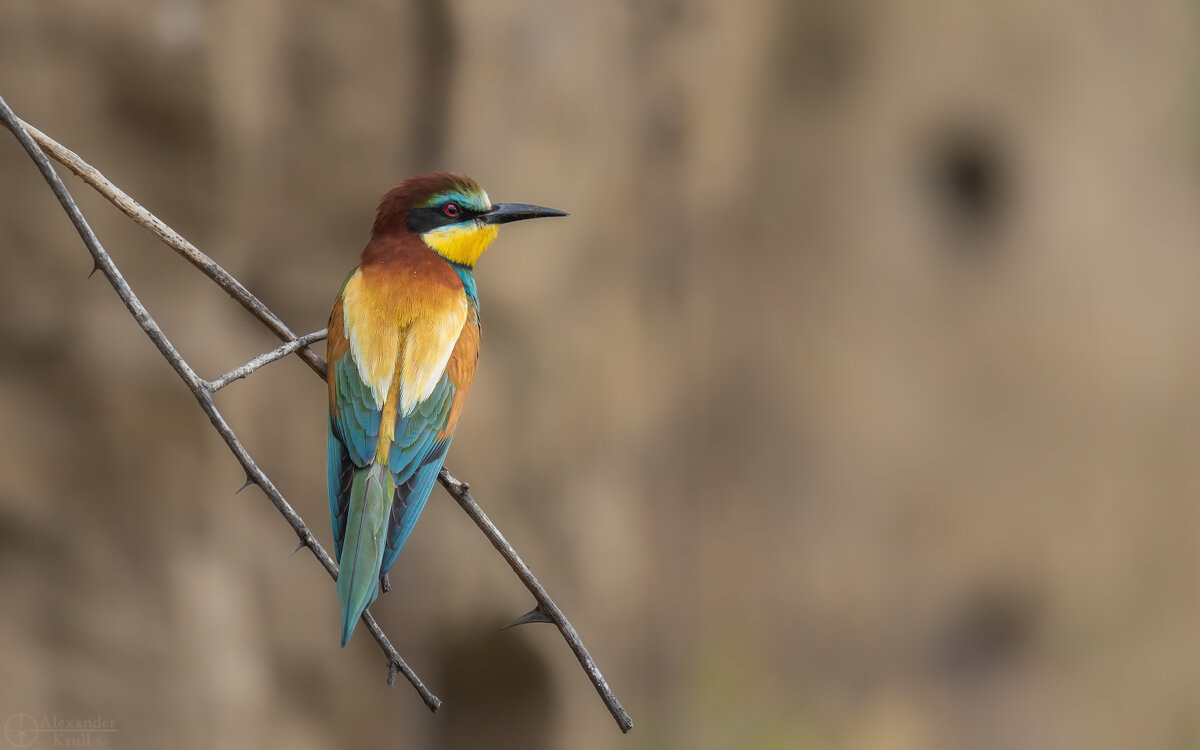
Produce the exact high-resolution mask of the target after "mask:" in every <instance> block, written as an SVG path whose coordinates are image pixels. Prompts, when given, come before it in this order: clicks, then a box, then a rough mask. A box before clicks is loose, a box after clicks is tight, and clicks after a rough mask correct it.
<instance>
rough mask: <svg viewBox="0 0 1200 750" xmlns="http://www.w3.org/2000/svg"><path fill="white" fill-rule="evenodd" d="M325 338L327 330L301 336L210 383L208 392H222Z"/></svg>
mask: <svg viewBox="0 0 1200 750" xmlns="http://www.w3.org/2000/svg"><path fill="white" fill-rule="evenodd" d="M324 338H325V329H324V328H322V329H321V330H319V331H314V332H312V333H309V334H306V335H304V336H301V337H300V338H298V339H292V340H291V341H289V342H287V343H286V344H284V345H283V346H279V347H276V348H275V349H272V350H271V351H269V352H265V353H263V354H260V355H258V356H257V357H255V358H254V359H252V360H250V361H249V362H247V363H246V364H244V365H242V366H241V367H238V368H237V369H234V370H230V371H229V372H227V373H225V374H224V375H222V376H221V377H219V378H217V379H216V380H214V381H212V382H211V383H209V384H208V390H210V391H212V392H213V393H216V392H217V391H219V390H221V389H222V388H224V387H225V386H227V385H229V384H230V383H232V382H233V381H235V380H241V379H242V378H244V377H246V376H247V375H249V374H250V373H252V372H254V371H255V370H257V369H258V368H260V367H265V366H266V365H269V364H271V363H272V362H274V361H275V360H278V359H283V358H284V357H286V356H287V355H289V354H291V353H292V352H294V351H296V350H297V349H300V348H301V347H305V346H308V345H309V344H315V343H316V342H318V341H321V340H322V339H324Z"/></svg>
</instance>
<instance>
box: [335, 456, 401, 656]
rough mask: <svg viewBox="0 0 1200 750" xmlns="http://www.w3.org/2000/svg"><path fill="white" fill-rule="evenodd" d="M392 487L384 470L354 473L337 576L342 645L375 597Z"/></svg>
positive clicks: (385, 537) (365, 470) (377, 594)
mask: <svg viewBox="0 0 1200 750" xmlns="http://www.w3.org/2000/svg"><path fill="white" fill-rule="evenodd" d="M395 492H396V485H395V483H394V482H393V481H392V473H391V472H390V471H388V469H387V467H386V466H374V465H372V466H368V467H367V468H365V469H355V470H354V478H353V480H351V484H350V507H349V512H348V513H347V514H346V539H345V541H344V542H343V543H342V567H341V572H340V573H339V574H338V582H337V587H338V599H339V600H341V602H342V645H343V646H345V645H346V643H347V642H348V641H349V640H350V634H351V633H353V632H354V626H355V624H357V623H358V618H359V617H361V616H362V613H363V610H364V609H366V608H367V606H368V605H370V604H371V602H373V601H375V597H377V596H379V566H380V564H381V563H382V562H383V552H384V548H385V547H386V546H387V529H388V518H389V517H390V515H391V512H392V496H393V495H394V494H395Z"/></svg>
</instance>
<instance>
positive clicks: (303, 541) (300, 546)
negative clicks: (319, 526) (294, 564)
mask: <svg viewBox="0 0 1200 750" xmlns="http://www.w3.org/2000/svg"><path fill="white" fill-rule="evenodd" d="M307 546H308V540H307V539H301V540H300V543H299V544H297V545H296V549H294V550H292V551H291V554H289V555H288V557H291V556H292V555H294V554H296V553H297V552H299V551H300V550H302V549H304V548H305V547H307Z"/></svg>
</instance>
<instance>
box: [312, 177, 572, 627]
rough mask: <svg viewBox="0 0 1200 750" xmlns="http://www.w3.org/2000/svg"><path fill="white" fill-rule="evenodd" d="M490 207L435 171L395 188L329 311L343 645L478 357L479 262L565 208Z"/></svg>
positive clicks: (332, 480) (391, 559) (426, 480)
mask: <svg viewBox="0 0 1200 750" xmlns="http://www.w3.org/2000/svg"><path fill="white" fill-rule="evenodd" d="M566 215H567V214H566V213H565V212H563V211H558V210H556V209H552V208H545V207H542V206H534V205H530V204H525V203H492V202H491V200H490V199H489V198H488V195H487V193H486V192H485V191H484V190H483V188H481V187H480V186H479V183H477V182H476V181H475V180H473V179H471V178H469V177H466V176H463V175H455V174H449V173H445V172H438V173H433V174H425V175H420V176H417V177H412V178H409V179H407V180H405V181H404V182H402V183H401V184H400V185H398V186H397V187H395V188H393V189H391V190H390V191H388V192H387V193H386V194H384V196H383V198H382V200H381V201H380V203H379V208H378V210H377V212H376V214H375V222H374V225H373V226H372V229H371V237H370V239H369V240H368V242H367V245H366V248H365V249H364V250H363V252H362V257H361V259H360V262H359V265H358V266H357V267H356V268H355V269H354V270H353V271H351V272H350V274H349V275H348V276H347V277H346V280H345V281H344V282H343V283H342V286H341V289H340V290H339V292H338V295H337V299H336V300H335V302H334V305H333V309H332V311H331V312H330V314H329V329H328V331H329V332H328V338H327V341H326V346H327V353H326V360H327V362H328V377H327V379H328V381H329V436H328V440H327V464H328V465H327V472H326V474H327V477H328V485H329V513H330V518H331V522H332V526H333V539H334V551H335V552H336V555H337V559H338V562H339V563H340V571H339V574H338V578H337V590H338V599H339V601H340V603H341V615H342V646H343V647H345V645H346V644H347V643H348V642H349V640H350V636H351V634H352V633H353V632H354V626H355V625H356V624H357V622H358V620H359V618H360V617H361V616H362V613H363V611H364V610H365V609H366V608H367V607H368V606H370V604H371V603H372V602H373V601H375V599H376V597H378V595H379V589H380V583H381V579H382V578H383V577H384V576H385V575H386V574H387V571H388V570H389V569H390V568H391V567H392V565H393V563H395V561H396V557H397V555H398V554H399V553H400V548H401V547H403V546H404V543H405V541H406V540H407V539H408V536H409V534H410V533H411V532H412V529H413V526H414V524H416V522H417V517H418V516H420V514H421V510H422V509H423V508H424V507H425V501H426V500H427V499H428V497H429V493H430V491H431V490H432V489H433V485H434V482H435V481H436V480H437V476H438V473H439V472H440V471H441V468H442V464H443V462H444V461H445V459H446V452H447V451H448V450H449V448H450V442H451V440H452V439H453V438H454V430H455V428H456V427H457V426H458V421H459V418H460V417H461V416H462V412H463V407H464V405H465V403H466V399H467V394H468V392H469V391H470V390H471V383H472V381H473V380H474V379H475V370H476V367H477V365H478V362H479V342H480V323H479V296H478V290H477V287H476V284H475V263H476V261H477V260H479V256H481V255H482V254H483V252H484V251H485V250H487V248H488V246H489V245H491V243H492V241H493V240H495V238H496V235H497V234H498V233H499V228H500V225H501V224H507V223H510V222H514V221H522V220H525V219H538V218H545V217H552V216H566Z"/></svg>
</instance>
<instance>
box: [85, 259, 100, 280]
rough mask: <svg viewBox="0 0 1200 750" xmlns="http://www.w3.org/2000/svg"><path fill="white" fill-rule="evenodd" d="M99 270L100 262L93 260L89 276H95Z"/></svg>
mask: <svg viewBox="0 0 1200 750" xmlns="http://www.w3.org/2000/svg"><path fill="white" fill-rule="evenodd" d="M99 270H100V264H99V263H97V262H96V261H94V260H93V261H92V270H91V271H90V272H88V278H89V279H90V278H92V277H93V276H95V275H96V272H97V271H99Z"/></svg>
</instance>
